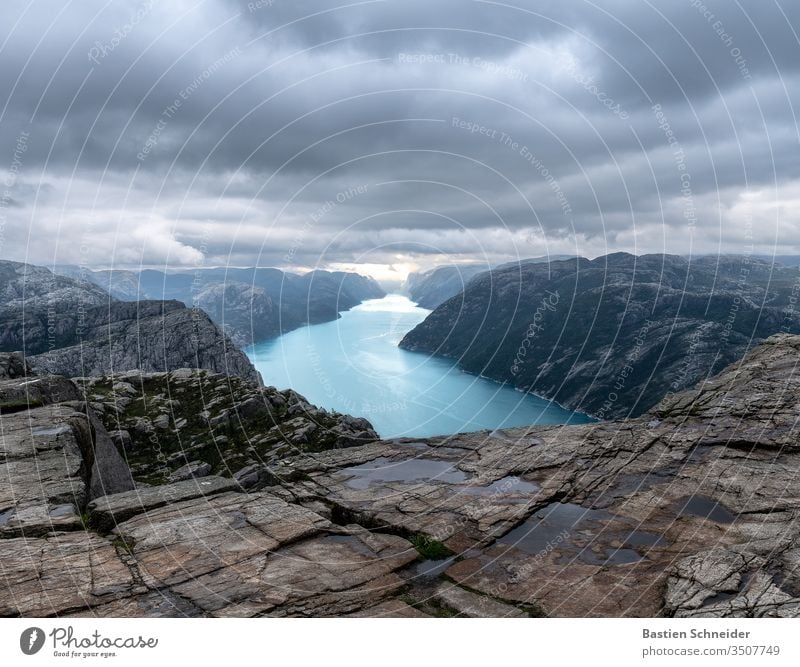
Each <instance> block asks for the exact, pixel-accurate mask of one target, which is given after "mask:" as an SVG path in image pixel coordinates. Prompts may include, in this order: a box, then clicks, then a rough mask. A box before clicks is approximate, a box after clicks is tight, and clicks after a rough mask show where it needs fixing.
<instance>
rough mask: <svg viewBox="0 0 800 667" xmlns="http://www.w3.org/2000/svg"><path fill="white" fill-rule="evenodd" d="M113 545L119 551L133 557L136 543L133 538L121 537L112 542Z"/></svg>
mask: <svg viewBox="0 0 800 667" xmlns="http://www.w3.org/2000/svg"><path fill="white" fill-rule="evenodd" d="M111 544H113V545H114V546H115V547H116V549H117V550H118V551H124V552H126V553H129V554H131V555H133V547H134V545H135V544H136V543H135V541H134V539H133V538H132V537H128V536H123V535H119V536H117V537H115V538H114V539H113V540H112V542H111Z"/></svg>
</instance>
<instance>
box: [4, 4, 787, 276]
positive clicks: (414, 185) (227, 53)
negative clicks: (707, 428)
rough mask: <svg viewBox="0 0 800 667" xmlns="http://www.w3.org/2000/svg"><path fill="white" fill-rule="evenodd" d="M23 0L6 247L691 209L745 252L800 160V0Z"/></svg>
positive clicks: (344, 248) (289, 241)
mask: <svg viewBox="0 0 800 667" xmlns="http://www.w3.org/2000/svg"><path fill="white" fill-rule="evenodd" d="M14 4H16V6H13V5H14ZM22 4H23V3H6V5H4V6H3V7H2V8H0V16H2V21H0V26H2V27H0V42H2V41H3V40H4V39H6V38H8V40H7V42H6V46H5V48H4V49H3V52H2V58H3V62H4V67H3V68H0V90H2V91H3V93H4V94H3V96H2V99H3V100H4V103H5V104H6V106H5V109H4V111H3V115H2V116H0V151H1V152H0V170H3V169H10V168H11V167H12V164H13V160H14V158H13V155H14V147H15V143H16V142H17V139H18V137H19V136H20V133H21V132H29V133H30V139H29V142H28V146H27V150H26V152H25V154H24V156H23V157H22V159H21V160H20V161H19V162H20V164H19V165H18V166H17V174H18V175H17V178H16V181H15V183H14V187H13V190H12V191H11V192H10V193H9V198H8V201H9V202H11V201H13V202H14V203H15V204H18V205H15V206H7V207H6V208H5V209H4V210H3V211H2V214H3V216H4V219H7V221H6V233H5V237H4V242H3V247H2V253H3V255H4V256H7V257H12V256H13V257H17V258H20V259H24V258H25V256H26V254H27V257H28V259H31V260H34V261H51V260H52V258H53V257H57V259H58V261H63V262H75V261H89V262H96V263H101V262H105V261H108V257H109V256H113V257H114V261H117V262H125V263H133V264H137V263H140V262H144V263H155V264H158V263H162V262H177V263H197V262H205V263H221V262H228V261H230V262H233V263H236V264H237V265H243V264H251V263H254V262H256V261H261V262H262V263H275V264H278V265H281V264H283V263H286V257H287V253H289V251H290V250H292V252H291V257H292V261H293V262H295V263H297V264H300V265H303V266H314V265H316V264H317V263H318V262H320V261H323V262H325V263H330V264H334V263H346V262H352V261H353V260H354V258H355V257H359V256H360V255H361V254H363V253H365V252H366V253H368V254H371V255H372V256H374V257H380V258H382V260H386V261H387V262H390V261H391V260H392V257H393V256H394V255H396V254H403V255H408V256H416V257H418V258H419V261H420V262H422V263H425V262H428V261H430V260H431V258H432V256H433V255H437V256H438V254H441V253H452V254H453V255H455V256H457V257H459V258H466V259H468V258H469V257H470V255H471V254H473V255H474V256H476V257H480V256H482V255H483V252H484V251H482V250H481V246H480V244H479V243H478V241H476V239H479V240H480V241H481V242H482V243H485V244H486V245H487V248H488V250H486V251H485V252H487V253H489V254H491V255H492V256H493V257H498V258H501V257H502V255H503V252H504V250H503V248H504V247H505V252H506V253H507V254H513V253H514V252H517V251H519V252H521V253H522V254H543V253H544V252H545V251H546V250H547V249H548V248H549V245H552V246H553V248H554V249H553V252H575V251H583V252H585V253H586V254H596V253H594V252H593V251H594V250H596V249H603V250H605V249H617V248H619V249H625V250H631V249H633V247H632V245H635V247H636V249H639V250H641V251H645V250H648V251H659V250H665V249H668V250H670V251H673V252H675V251H678V252H681V251H686V250H688V247H689V244H688V242H687V241H686V234H681V233H678V232H680V231H681V230H682V231H687V230H686V221H685V218H684V213H685V211H686V208H687V206H692V207H694V209H696V216H697V221H698V222H697V225H698V229H697V230H696V231H695V232H694V234H695V236H696V238H697V240H698V242H699V243H700V242H702V243H706V244H707V246H708V247H707V248H706V249H710V250H714V249H715V248H716V247H717V246H718V245H719V244H722V245H723V246H725V247H726V249H730V250H733V251H735V250H737V249H741V247H742V243H743V235H742V233H741V230H742V225H743V224H745V223H746V222H747V221H746V220H745V219H744V218H743V217H742V215H743V214H742V209H741V206H740V204H741V202H742V201H743V194H746V193H747V192H748V191H749V192H751V193H755V194H756V195H757V197H758V206H759V207H760V208H759V215H766V213H764V211H769V210H770V206H772V207H773V208H776V209H780V208H781V206H784V207H785V204H782V202H785V201H790V200H791V199H792V197H793V194H791V193H793V192H794V188H795V186H796V183H797V181H798V179H800V173H798V172H799V171H800V163H798V161H797V160H796V154H797V140H798V129H797V128H798V124H797V119H796V116H795V113H796V111H795V110H796V108H797V103H798V93H797V91H798V90H800V86H798V83H799V82H798V78H799V77H800V73H799V72H798V67H800V57H798V56H800V45H798V43H797V39H796V36H795V34H794V33H793V32H792V29H793V28H794V30H797V28H798V26H799V25H800V7H798V5H797V3H790V2H780V3H778V2H771V3H768V2H756V1H755V0H751V1H748V2H739V3H728V2H721V1H714V0H709V1H708V2H706V3H705V5H706V6H707V8H708V9H707V14H713V15H714V17H713V20H712V19H708V18H706V17H705V16H704V15H703V13H702V12H700V11H698V8H697V7H696V6H695V5H697V4H698V3H696V2H693V0H685V1H683V0H678V1H669V2H667V1H666V0H663V1H660V2H642V3H630V2H622V1H621V0H605V1H603V2H594V3H589V2H563V1H562V2H536V3H534V2H522V1H521V0H517V1H516V3H514V2H508V3H496V2H463V1H458V2H455V1H454V0H453V1H450V0H448V1H447V2H437V3H431V2H422V1H417V0H414V1H413V2H400V1H395V0H385V1H382V2H370V3H358V4H354V5H353V4H352V3H350V4H351V6H344V3H343V6H341V7H338V8H337V7H336V6H335V5H331V3H327V2H322V1H321V0H320V1H319V2H288V0H274V1H273V2H271V3H269V2H265V3H264V2H262V3H261V6H260V7H255V6H254V8H253V9H252V10H251V9H250V7H249V6H248V5H249V4H252V3H248V2H245V1H238V0H237V1H236V2H234V1H233V0H207V1H206V2H202V3H196V2H189V0H186V1H179V2H170V3H162V2H153V3H152V6H151V3H150V0H144V1H143V2H142V3H140V4H138V5H136V4H133V5H132V4H130V3H123V2H114V3H111V4H110V5H106V3H101V2H89V3H80V4H76V5H74V6H73V5H70V7H69V10H68V11H64V12H62V13H61V14H58V12H59V11H60V10H61V8H62V5H61V4H60V3H56V2H50V1H49V0H42V1H39V0H34V1H33V2H31V3H30V9H29V10H28V11H27V13H25V15H24V16H23V15H22V11H21V9H20V5H22ZM512 5H516V6H512ZM143 8H144V10H143ZM145 10H146V11H145ZM315 14H316V16H315ZM20 16H22V18H20ZM43 16H44V17H47V19H48V20H47V21H44V22H43V21H42V17H43ZM17 19H19V22H17ZM50 20H52V21H53V24H52V26H51V27H50V26H49V22H48V21H50ZM717 22H719V24H718V23H717ZM48 27H49V32H47V31H48ZM720 31H722V33H723V34H722V35H720V34H718V32H720ZM362 33H373V34H372V35H365V36H360V37H356V36H355V35H358V34H362ZM119 35H122V37H119ZM115 36H117V37H118V38H117V39H116V42H115ZM406 54H412V55H414V54H416V55H417V56H420V55H422V56H424V58H421V60H422V61H423V62H414V59H413V58H412V57H410V56H407V55H406ZM90 56H93V58H90ZM570 58H571V60H570ZM737 58H738V59H739V62H738V63H737ZM418 60H419V58H418ZM570 62H571V64H569V63H570ZM12 91H13V92H12ZM6 100H7V102H6ZM654 104H660V105H661V108H662V111H663V113H664V118H666V119H667V120H668V122H669V126H670V129H671V131H672V132H673V133H674V137H675V140H676V141H677V145H676V144H673V145H670V144H668V137H667V135H666V134H665V131H664V128H663V127H659V123H658V121H657V118H656V116H655V114H654V113H653V111H652V109H651V107H652V105H654ZM454 118H457V119H460V120H462V121H464V122H465V123H468V124H470V125H469V128H475V127H477V128H480V127H483V128H484V129H483V131H479V132H473V131H471V129H465V128H464V127H454V124H453V119H454ZM676 147H679V148H680V149H681V151H682V155H683V160H684V163H685V170H687V171H688V173H689V174H690V180H691V198H690V199H691V201H689V202H688V203H687V201H685V198H684V197H683V195H682V193H681V185H682V181H681V177H682V174H681V171H680V170H679V165H678V164H677V163H676V158H675V154H674V153H675V150H676ZM43 183H44V184H45V186H46V187H44V188H43V187H42V184H43ZM359 187H361V188H365V192H363V193H360V194H358V196H353V197H346V198H345V199H344V200H343V201H342V202H338V201H337V200H336V198H337V195H339V194H341V193H343V192H347V191H348V189H350V188H359ZM765 192H767V193H772V194H771V197H772V201H771V202H770V201H769V199H768V198H767V199H764V197H765V195H764V194H763V193H765ZM330 201H334V202H335V203H336V205H335V206H332V207H327V203H328V202H330ZM774 224H775V225H776V227H775V231H776V234H777V236H776V238H777V244H778V245H779V246H780V252H782V253H783V254H792V253H793V252H795V251H796V244H797V242H798V239H796V238H795V237H794V236H793V231H792V230H793V228H792V225H791V223H790V222H789V221H784V220H782V219H776V221H775V223H774ZM209 230H213V232H210V231H209ZM303 230H305V231H304V232H303ZM86 233H91V234H92V235H94V237H96V238H97V243H95V244H93V246H92V247H91V248H89V249H88V250H87V251H85V252H83V251H80V250H79V249H78V248H77V246H76V245H75V244H70V243H65V242H64V240H63V239H64V238H69V237H74V236H80V235H81V234H86ZM667 236H668V237H669V238H667ZM34 237H35V238H37V239H42V241H41V242H40V243H39V244H37V245H36V246H30V245H29V243H28V240H29V239H30V238H34ZM680 243H684V245H685V248H684V249H683V250H682V249H681V248H680ZM695 249H697V248H695Z"/></svg>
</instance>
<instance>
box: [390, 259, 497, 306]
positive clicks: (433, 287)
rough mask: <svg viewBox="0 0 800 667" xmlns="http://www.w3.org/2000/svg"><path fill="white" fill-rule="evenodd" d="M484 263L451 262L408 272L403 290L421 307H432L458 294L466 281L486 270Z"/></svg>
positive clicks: (487, 268)
mask: <svg viewBox="0 0 800 667" xmlns="http://www.w3.org/2000/svg"><path fill="white" fill-rule="evenodd" d="M489 268H490V267H488V266H487V265H486V264H451V265H448V266H437V267H436V268H435V269H430V270H429V271H422V272H416V273H410V274H409V275H408V279H407V280H406V284H405V290H406V292H408V295H409V296H410V297H411V300H412V301H416V302H417V304H419V305H420V306H422V307H423V308H429V309H431V310H432V309H434V308H436V306H438V305H439V304H441V303H444V302H445V301H447V300H448V299H449V298H451V297H454V296H455V295H456V294H460V293H461V292H462V291H463V290H464V287H465V285H466V284H467V283H469V281H470V280H472V279H473V278H474V277H475V276H477V275H478V274H479V273H482V272H484V271H488V270H489Z"/></svg>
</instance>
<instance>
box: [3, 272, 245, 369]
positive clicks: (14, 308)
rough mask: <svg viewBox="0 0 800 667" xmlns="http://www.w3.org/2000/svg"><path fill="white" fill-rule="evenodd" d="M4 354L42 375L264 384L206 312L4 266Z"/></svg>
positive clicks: (46, 273) (47, 274)
mask: <svg viewBox="0 0 800 667" xmlns="http://www.w3.org/2000/svg"><path fill="white" fill-rule="evenodd" d="M0 292H1V293H2V294H4V295H5V297H6V301H5V302H4V303H3V304H2V305H1V306H0V350H3V351H17V350H19V351H22V352H23V353H24V355H25V356H26V357H27V359H28V362H29V363H30V364H31V366H33V368H34V369H36V370H37V371H38V372H39V373H42V374H45V373H51V374H59V375H66V376H69V377H74V376H81V375H101V374H106V373H111V372H122V371H126V370H133V369H139V370H143V371H170V370H174V369H177V368H185V367H197V368H204V369H208V370H212V371H216V372H220V373H227V374H230V375H238V376H240V377H243V378H245V379H247V380H250V381H253V382H258V381H259V375H258V372H257V371H256V370H255V368H254V367H253V365H252V364H251V363H250V361H249V359H248V358H247V357H246V355H245V354H244V353H243V352H242V351H241V350H240V349H239V348H238V347H236V345H235V344H234V343H233V342H232V341H231V340H229V339H228V338H226V337H225V336H224V335H223V334H222V333H221V332H220V331H219V329H218V328H217V326H216V325H215V324H214V323H213V322H212V321H211V320H210V319H209V317H208V315H207V314H206V313H205V312H203V311H202V310H200V309H188V308H186V307H185V306H184V305H183V304H182V303H179V302H176V301H140V302H123V301H117V300H115V299H113V298H112V297H110V296H109V295H108V294H107V293H105V292H103V291H102V290H101V289H100V288H99V287H97V286H95V285H92V284H90V283H82V282H80V281H78V280H73V279H70V278H65V277H62V276H56V275H54V274H53V273H51V272H50V271H49V270H47V269H43V268H41V267H34V266H30V265H26V264H18V263H14V262H0Z"/></svg>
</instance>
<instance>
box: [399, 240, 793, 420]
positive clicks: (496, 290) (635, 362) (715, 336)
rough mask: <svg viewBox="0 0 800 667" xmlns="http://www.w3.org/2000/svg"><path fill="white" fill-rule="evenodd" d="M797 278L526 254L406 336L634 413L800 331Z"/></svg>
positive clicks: (503, 373) (743, 266) (646, 259)
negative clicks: (535, 259) (536, 259)
mask: <svg viewBox="0 0 800 667" xmlns="http://www.w3.org/2000/svg"><path fill="white" fill-rule="evenodd" d="M798 277H799V276H798V273H797V271H796V270H795V269H786V268H779V267H773V266H772V265H771V264H768V263H766V262H762V261H760V260H755V259H748V258H745V257H726V258H719V259H718V258H714V259H711V258H708V259H700V260H694V261H692V262H691V263H690V262H688V261H687V260H686V259H684V258H682V257H676V256H670V255H646V256H642V257H634V256H633V255H627V254H624V253H617V254H614V255H608V256H606V257H601V258H598V259H596V260H592V261H590V260H587V259H570V260H565V261H558V262H551V263H549V264H540V263H523V264H521V265H516V266H509V267H505V268H500V269H497V270H495V271H492V272H490V273H484V274H481V275H479V276H477V277H476V278H474V279H473V280H472V281H471V282H470V283H469V285H468V286H467V288H466V289H465V291H464V293H463V294H461V295H459V296H457V297H454V298H452V299H450V300H448V301H446V302H445V303H443V304H442V305H441V306H439V307H438V308H437V309H436V310H435V311H434V312H433V313H431V314H430V315H429V316H428V318H427V319H426V320H425V321H424V322H422V323H421V324H420V325H418V326H417V327H416V328H415V329H413V330H412V331H410V332H409V333H408V334H407V335H406V336H405V337H404V338H403V340H402V341H401V343H400V345H401V347H403V348H405V349H408V350H417V351H423V352H427V353H431V354H438V355H442V356H446V357H449V358H452V359H457V360H458V363H459V365H460V366H461V367H462V368H464V369H465V370H467V371H469V372H472V373H476V374H483V375H486V376H488V377H491V378H493V379H496V380H501V381H506V382H510V383H512V384H514V385H515V386H517V387H520V388H524V389H527V390H530V391H534V392H536V393H538V394H540V395H543V396H545V397H548V398H553V399H555V400H556V401H558V402H560V403H561V404H563V405H566V406H568V407H570V408H575V409H578V410H582V411H585V412H589V413H591V414H594V415H596V416H598V417H600V418H603V419H609V418H620V417H625V416H628V415H634V416H635V415H639V414H642V413H643V412H644V411H645V410H647V409H648V408H650V407H652V406H653V405H654V404H655V403H656V402H657V401H658V400H659V399H661V397H663V396H664V395H666V394H667V393H669V392H675V391H680V390H682V389H685V388H686V387H689V386H691V385H693V384H694V383H696V382H698V381H699V380H701V379H702V378H704V377H707V376H708V375H710V374H713V373H716V372H718V371H719V370H721V369H722V368H723V367H724V366H726V365H727V364H729V363H731V362H732V361H733V360H735V359H737V358H739V357H741V356H742V355H743V354H744V352H745V351H746V349H747V348H748V346H750V345H752V344H753V343H754V342H757V341H760V340H763V339H765V338H766V337H767V336H769V335H771V334H773V333H776V332H779V331H787V332H798V331H800V318H798V311H797V310H796V309H794V308H793V307H792V305H791V304H792V299H793V298H794V297H795V296H796V292H797V289H798V285H800V283H799V282H798Z"/></svg>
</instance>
